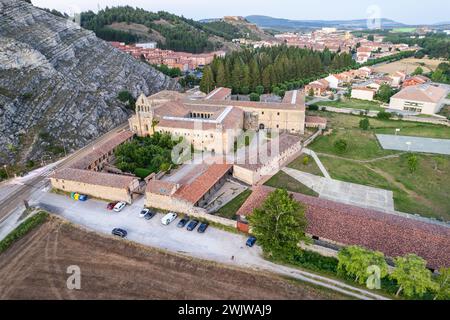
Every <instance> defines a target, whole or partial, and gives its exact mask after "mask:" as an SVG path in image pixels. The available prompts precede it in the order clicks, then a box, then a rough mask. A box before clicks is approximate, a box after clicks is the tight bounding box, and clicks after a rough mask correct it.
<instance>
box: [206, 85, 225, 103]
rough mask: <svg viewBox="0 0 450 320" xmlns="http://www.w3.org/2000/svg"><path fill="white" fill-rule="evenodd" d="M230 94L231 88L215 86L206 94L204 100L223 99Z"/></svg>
mask: <svg viewBox="0 0 450 320" xmlns="http://www.w3.org/2000/svg"><path fill="white" fill-rule="evenodd" d="M230 95H231V89H229V88H222V87H220V88H217V89H215V90H213V91H212V92H211V93H210V94H209V95H207V96H206V98H205V100H225V99H226V98H227V97H229V96H230Z"/></svg>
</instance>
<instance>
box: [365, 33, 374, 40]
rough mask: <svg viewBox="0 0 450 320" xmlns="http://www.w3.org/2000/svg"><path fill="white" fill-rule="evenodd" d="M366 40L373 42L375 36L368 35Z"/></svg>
mask: <svg viewBox="0 0 450 320" xmlns="http://www.w3.org/2000/svg"><path fill="white" fill-rule="evenodd" d="M367 40H369V41H374V40H375V36H374V35H373V34H369V35H368V36H367Z"/></svg>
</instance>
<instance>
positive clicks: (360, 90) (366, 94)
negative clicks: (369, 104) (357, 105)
mask: <svg viewBox="0 0 450 320" xmlns="http://www.w3.org/2000/svg"><path fill="white" fill-rule="evenodd" d="M375 94H376V90H375V89H371V88H367V87H355V88H353V89H352V98H353V99H360V100H367V101H373V99H374V97H375Z"/></svg>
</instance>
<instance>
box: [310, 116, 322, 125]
mask: <svg viewBox="0 0 450 320" xmlns="http://www.w3.org/2000/svg"><path fill="white" fill-rule="evenodd" d="M305 123H321V124H327V119H326V118H322V117H316V116H306V117H305Z"/></svg>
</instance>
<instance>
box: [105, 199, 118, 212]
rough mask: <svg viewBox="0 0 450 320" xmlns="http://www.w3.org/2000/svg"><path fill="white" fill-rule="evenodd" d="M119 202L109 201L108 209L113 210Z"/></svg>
mask: <svg viewBox="0 0 450 320" xmlns="http://www.w3.org/2000/svg"><path fill="white" fill-rule="evenodd" d="M118 203H119V202H118V201H117V202H110V203H108V205H107V206H106V209H108V210H112V209H114V207H115V206H116V204H118Z"/></svg>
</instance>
